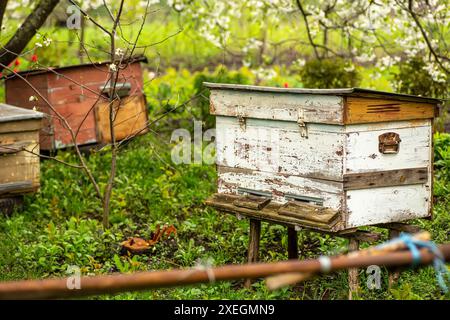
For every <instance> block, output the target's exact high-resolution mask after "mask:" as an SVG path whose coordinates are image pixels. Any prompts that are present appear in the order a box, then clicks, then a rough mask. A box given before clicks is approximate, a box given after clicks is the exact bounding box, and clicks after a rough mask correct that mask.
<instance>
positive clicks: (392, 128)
mask: <svg viewBox="0 0 450 320" xmlns="http://www.w3.org/2000/svg"><path fill="white" fill-rule="evenodd" d="M205 85H206V86H207V87H208V88H209V89H210V90H211V97H210V103H211V106H210V112H211V114H213V115H215V116H216V148H217V149H216V156H217V160H216V161H217V169H218V193H217V194H215V195H214V196H213V197H212V198H210V199H209V200H208V201H207V203H208V204H210V205H212V206H214V207H216V208H217V209H219V210H221V211H225V212H230V213H231V212H232V213H241V214H243V215H246V216H249V217H253V218H256V219H262V220H267V221H274V222H286V223H287V224H290V225H295V226H297V225H298V226H303V227H310V228H312V229H319V230H325V231H331V232H337V231H343V230H346V229H355V228H358V227H361V226H368V225H376V224H384V223H392V222H401V221H406V220H410V219H416V218H425V217H430V216H431V214H432V202H433V201H432V199H433V197H432V185H433V118H434V117H435V115H436V112H437V110H438V105H439V104H440V103H441V101H440V100H438V99H432V98H424V97H417V96H411V95H404V94H395V93H387V92H380V91H374V90H368V89H360V88H348V89H295V88H273V87H260V86H247V85H231V84H215V83H205Z"/></svg>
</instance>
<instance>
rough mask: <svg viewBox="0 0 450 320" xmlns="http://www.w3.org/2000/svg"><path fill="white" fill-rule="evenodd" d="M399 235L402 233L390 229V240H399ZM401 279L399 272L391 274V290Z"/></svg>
mask: <svg viewBox="0 0 450 320" xmlns="http://www.w3.org/2000/svg"><path fill="white" fill-rule="evenodd" d="M399 235H400V231H398V230H393V229H389V239H394V238H397V237H398V236H399ZM399 277H400V272H398V271H392V272H389V288H391V287H392V286H393V285H394V284H396V283H397V281H398V278H399Z"/></svg>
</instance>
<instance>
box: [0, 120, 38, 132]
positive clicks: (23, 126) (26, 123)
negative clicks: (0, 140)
mask: <svg viewBox="0 0 450 320" xmlns="http://www.w3.org/2000/svg"><path fill="white" fill-rule="evenodd" d="M41 127H42V119H34V120H20V121H13V122H5V123H0V133H12V132H17V133H19V132H24V131H37V130H39V129H40V128H41Z"/></svg>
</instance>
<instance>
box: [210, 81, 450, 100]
mask: <svg viewBox="0 0 450 320" xmlns="http://www.w3.org/2000/svg"><path fill="white" fill-rule="evenodd" d="M203 85H204V86H205V87H207V88H210V89H224V90H241V91H260V92H274V93H298V94H318V95H343V96H364V95H366V96H369V95H372V96H380V97H381V96H383V97H395V98H401V99H404V100H413V101H423V102H430V103H442V102H443V101H444V100H443V99H437V98H430V97H422V96H415V95H410V94H404V93H395V92H387V91H378V90H373V89H364V88H336V89H309V88H280V87H266V86H254V85H243V84H230V83H213V82H203Z"/></svg>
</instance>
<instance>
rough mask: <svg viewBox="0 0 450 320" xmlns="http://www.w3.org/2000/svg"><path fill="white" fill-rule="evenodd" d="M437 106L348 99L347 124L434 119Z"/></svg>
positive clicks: (346, 107)
mask: <svg viewBox="0 0 450 320" xmlns="http://www.w3.org/2000/svg"><path fill="white" fill-rule="evenodd" d="M435 108H436V105H435V104H428V103H422V102H409V101H400V100H388V99H371V98H359V97H347V98H346V102H345V120H344V123H345V124H352V123H367V122H386V121H398V120H412V119H433V118H434V115H435Z"/></svg>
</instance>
